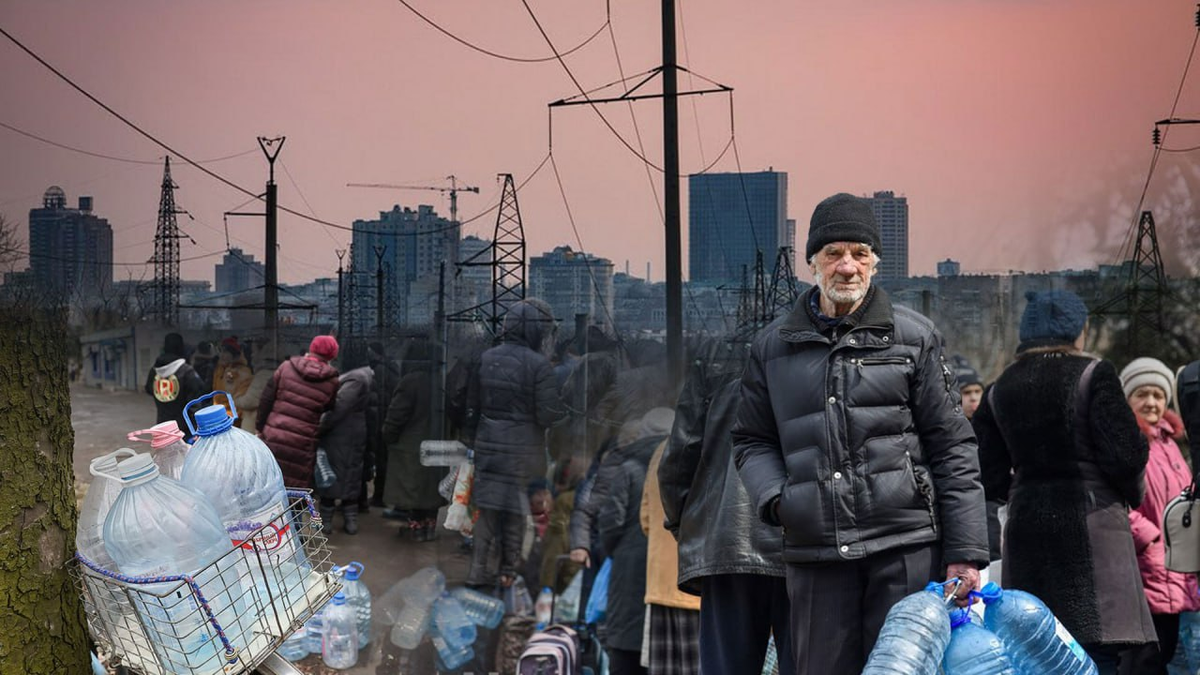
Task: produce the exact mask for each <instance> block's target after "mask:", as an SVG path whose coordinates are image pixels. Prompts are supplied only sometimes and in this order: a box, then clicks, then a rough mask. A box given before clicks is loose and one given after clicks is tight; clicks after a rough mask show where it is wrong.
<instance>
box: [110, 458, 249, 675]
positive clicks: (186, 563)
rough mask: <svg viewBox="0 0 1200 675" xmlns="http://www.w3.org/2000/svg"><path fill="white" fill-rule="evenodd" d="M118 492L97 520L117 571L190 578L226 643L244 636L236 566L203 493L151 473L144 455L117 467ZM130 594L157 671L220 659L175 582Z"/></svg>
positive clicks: (193, 605) (220, 651) (212, 636)
mask: <svg viewBox="0 0 1200 675" xmlns="http://www.w3.org/2000/svg"><path fill="white" fill-rule="evenodd" d="M117 471H118V473H119V476H120V478H119V480H120V482H121V487H122V489H121V493H120V494H119V495H118V496H117V500H116V501H115V502H114V503H113V505H112V508H111V509H110V510H109V512H108V516H107V517H106V518H105V520H104V535H103V537H104V547H105V549H106V550H107V551H108V553H109V555H110V556H112V559H113V561H114V562H116V564H117V567H118V569H120V571H121V573H122V574H126V575H129V576H138V577H160V576H174V575H180V574H188V575H191V576H192V577H194V579H195V582H196V583H197V585H198V586H199V587H200V591H201V592H202V593H204V595H205V598H206V599H207V600H208V605H209V608H210V609H211V610H212V611H213V614H214V615H215V616H216V619H217V621H218V622H219V623H220V625H221V627H222V628H223V629H224V632H225V634H226V636H227V637H228V639H229V641H230V643H231V645H232V646H234V647H235V648H236V646H237V643H240V645H241V646H243V647H244V646H245V645H246V638H247V636H248V635H249V631H248V630H246V627H245V626H242V624H241V617H242V615H243V614H244V612H245V604H244V601H243V600H242V587H241V582H240V580H239V577H238V569H237V568H238V564H237V561H236V558H235V556H233V555H225V554H226V553H229V552H230V544H229V536H228V535H227V534H226V532H225V527H224V525H222V523H221V519H220V517H219V516H218V515H217V512H216V511H215V510H214V509H213V507H212V505H211V504H210V503H209V501H208V499H206V498H205V497H204V495H203V494H201V493H200V492H197V491H196V490H193V489H191V488H189V487H187V486H186V485H183V484H182V483H180V482H178V481H175V480H172V479H170V478H167V477H166V476H163V475H161V474H160V473H159V470H158V466H157V465H156V464H155V463H154V460H153V459H151V458H150V455H144V454H135V455H134V456H133V457H131V458H129V459H126V460H124V461H122V462H120V463H119V464H118V465H117ZM138 587H139V589H141V590H143V591H146V592H147V593H154V594H168V593H169V594H170V595H168V596H167V597H165V598H161V599H159V598H154V597H152V596H150V595H148V594H147V593H136V594H135V605H136V607H137V611H138V613H139V614H140V615H141V616H142V618H143V620H144V622H145V624H146V627H147V635H148V636H149V637H150V638H151V639H150V642H151V643H152V644H153V645H154V648H155V650H156V651H157V652H158V655H159V658H160V659H161V661H162V665H163V667H164V669H165V670H167V671H168V672H172V673H181V674H182V673H189V674H190V673H192V672H193V671H194V670H197V669H201V668H208V669H212V668H214V667H217V666H218V664H220V663H223V662H224V660H225V659H224V653H225V650H224V646H223V645H222V643H221V642H220V640H219V639H217V637H216V633H215V631H214V630H213V628H212V626H211V625H210V624H209V623H208V620H207V616H206V615H205V614H204V613H203V612H201V611H199V608H198V606H197V602H196V598H195V597H194V596H193V595H192V593H191V590H190V589H189V587H188V586H186V585H182V582H175V581H171V582H161V583H154V584H144V585H142V584H139V585H138Z"/></svg>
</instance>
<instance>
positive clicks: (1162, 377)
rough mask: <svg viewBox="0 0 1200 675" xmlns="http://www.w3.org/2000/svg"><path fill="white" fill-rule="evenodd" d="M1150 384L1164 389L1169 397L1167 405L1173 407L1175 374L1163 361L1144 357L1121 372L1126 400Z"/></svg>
mask: <svg viewBox="0 0 1200 675" xmlns="http://www.w3.org/2000/svg"><path fill="white" fill-rule="evenodd" d="M1148 384H1152V385H1154V386H1156V387H1158V388H1159V389H1162V390H1163V392H1164V393H1166V395H1167V405H1171V398H1172V397H1173V396H1174V395H1175V374H1174V373H1172V372H1171V369H1170V368H1167V366H1166V364H1164V363H1163V362H1162V361H1159V360H1158V359H1152V358H1150V357H1148V356H1143V357H1142V358H1140V359H1134V360H1132V361H1130V362H1129V365H1127V366H1125V369H1124V370H1122V371H1121V389H1122V390H1124V392H1125V398H1129V397H1130V396H1132V395H1133V392H1135V391H1137V388H1138V387H1144V386H1146V385H1148Z"/></svg>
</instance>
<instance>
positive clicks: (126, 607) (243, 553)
mask: <svg viewBox="0 0 1200 675" xmlns="http://www.w3.org/2000/svg"><path fill="white" fill-rule="evenodd" d="M216 393H223V392H214V394H216ZM210 396H211V395H210ZM205 398H209V397H208V396H206V397H204V398H201V399H197V400H196V401H192V402H191V403H189V404H188V406H187V408H185V410H186V409H190V408H192V407H193V406H196V405H197V404H199V403H201V402H202V401H203V400H204V399H205ZM231 405H232V404H231ZM234 414H235V415H236V411H234ZM195 419H196V422H195V424H194V425H192V423H191V420H190V419H189V420H188V423H189V426H190V427H191V429H192V431H193V433H194V434H195V435H196V442H195V443H194V444H193V445H192V446H191V447H190V448H189V447H188V446H187V445H186V444H184V443H183V442H182V438H181V436H182V434H181V433H180V432H179V430H178V427H177V426H175V425H174V423H167V424H164V425H158V426H156V427H154V428H152V429H149V430H146V431H143V432H134V433H133V434H131V438H132V437H135V436H136V437H138V438H137V439H136V440H148V441H149V442H150V444H151V448H152V449H153V451H154V455H153V457H152V456H151V455H148V454H138V453H135V452H134V451H132V450H129V449H121V450H118V451H116V452H113V453H110V454H109V455H106V456H104V457H101V458H98V459H96V460H95V461H94V462H93V463H92V467H91V468H92V472H93V473H94V474H95V475H96V479H95V480H94V482H93V484H92V487H91V488H90V489H89V493H88V498H87V499H86V500H85V502H84V504H83V507H82V512H81V514H80V525H79V529H78V534H77V541H76V543H77V546H78V549H79V560H80V562H81V564H82V566H83V568H82V569H81V570H80V571H79V574H80V575H81V576H82V578H83V588H84V599H85V607H86V608H87V612H88V620H89V628H91V630H92V633H93V635H94V636H95V637H96V638H97V640H98V642H100V643H101V644H102V646H104V647H105V650H106V652H108V653H110V654H112V655H114V656H116V657H117V658H120V659H122V660H123V661H124V662H125V663H126V665H129V666H132V667H134V668H136V669H138V670H140V671H142V672H147V673H173V674H179V675H184V674H187V675H195V674H198V673H220V672H223V671H224V670H225V666H226V665H235V666H237V667H238V668H243V667H244V668H251V667H253V666H255V665H257V663H259V662H261V660H262V659H264V658H266V656H267V655H269V654H270V653H271V651H273V649H274V648H275V646H276V645H277V644H278V641H279V640H281V639H282V638H283V637H284V636H285V635H287V634H288V632H289V631H290V630H291V629H292V628H293V627H295V626H297V625H298V624H299V623H300V622H302V621H303V619H305V618H307V616H308V615H309V614H311V610H312V608H313V607H315V606H319V605H320V604H321V603H323V602H324V601H325V600H326V599H328V598H329V597H330V595H332V593H333V590H334V588H333V584H332V582H331V581H330V580H329V579H328V578H327V577H326V575H323V574H320V573H314V571H313V570H314V567H317V568H318V569H321V568H324V567H325V566H327V564H328V562H327V555H328V552H327V550H324V549H323V546H322V545H323V541H312V540H308V537H306V536H303V535H301V534H300V533H299V532H298V529H299V528H300V527H303V526H304V522H303V518H302V517H301V514H300V513H299V512H298V511H294V510H292V509H289V502H288V495H287V492H286V490H285V488H284V485H283V476H282V474H281V473H280V471H279V466H278V464H277V463H276V462H275V460H274V457H273V456H272V455H271V452H270V450H269V449H268V448H267V447H266V446H265V445H264V444H263V443H262V441H260V440H258V439H257V438H256V437H255V436H253V435H252V434H250V433H247V432H245V431H242V430H241V429H238V428H236V427H234V426H233V419H234V417H232V416H231V415H230V414H229V412H227V411H226V409H225V407H224V406H208V407H206V408H203V409H201V410H199V411H197V412H196V414H195ZM172 427H173V428H172ZM144 435H148V436H149V438H141V437H142V436H144ZM180 464H182V466H180ZM169 474H177V475H178V476H179V480H175V479H174V478H172V477H171V475H169ZM300 503H303V502H300ZM310 527H311V526H310ZM306 540H308V541H309V542H310V547H309V548H308V550H306V546H305V541H306ZM310 554H311V556H310Z"/></svg>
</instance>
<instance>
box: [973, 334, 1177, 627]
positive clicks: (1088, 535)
mask: <svg viewBox="0 0 1200 675" xmlns="http://www.w3.org/2000/svg"><path fill="white" fill-rule="evenodd" d="M1091 361H1092V359H1089V358H1087V357H1085V356H1082V355H1077V354H1065V353H1062V352H1050V353H1039V354H1030V355H1027V356H1024V357H1022V358H1019V359H1018V360H1017V361H1016V362H1015V363H1013V364H1012V365H1010V366H1009V367H1008V368H1007V369H1005V371H1004V372H1003V373H1002V374H1001V375H1000V377H999V379H997V380H996V382H995V384H993V385H992V387H990V388H989V389H988V391H987V392H986V393H985V394H984V398H983V402H982V403H981V404H980V406H979V409H978V410H977V411H976V412H975V416H974V417H973V418H972V423H973V424H974V426H975V432H976V433H977V434H978V436H979V457H980V463H981V465H982V467H983V469H982V470H983V482H984V488H985V489H986V491H987V494H988V498H989V499H1005V498H1006V499H1007V500H1008V520H1007V522H1006V524H1005V526H1004V567H1003V579H1002V582H1001V585H1002V586H1005V587H1008V588H1019V589H1021V590H1023V591H1027V592H1029V593H1033V594H1034V595H1036V596H1037V597H1039V598H1041V600H1042V601H1043V602H1045V603H1046V605H1047V606H1048V607H1049V608H1050V610H1051V611H1053V612H1054V614H1055V616H1057V617H1058V618H1059V620H1060V621H1062V623H1063V625H1064V626H1065V627H1066V628H1067V630H1068V631H1070V633H1071V635H1073V636H1074V637H1075V639H1076V640H1078V641H1079V643H1080V644H1084V645H1089V646H1093V645H1136V644H1143V643H1146V642H1154V641H1155V639H1156V637H1155V632H1154V625H1153V624H1152V623H1151V620H1150V612H1149V609H1148V607H1147V605H1146V599H1145V597H1144V595H1143V592H1142V579H1141V575H1140V574H1139V573H1138V566H1137V554H1136V552H1135V551H1134V544H1133V536H1132V535H1131V534H1130V529H1129V517H1128V516H1127V513H1128V506H1137V505H1138V504H1139V503H1141V500H1142V471H1143V469H1145V466H1146V455H1147V447H1146V438H1145V436H1143V435H1142V434H1141V432H1140V431H1139V430H1138V427H1137V421H1136V420H1135V418H1134V415H1133V411H1132V410H1130V408H1129V403H1128V402H1126V400H1125V395H1124V393H1123V392H1122V391H1121V382H1120V380H1119V379H1118V377H1117V371H1116V369H1115V368H1114V367H1113V365H1112V364H1111V363H1109V362H1107V361H1099V362H1097V364H1096V365H1095V366H1094V368H1093V371H1092V374H1091V377H1090V381H1089V382H1088V383H1087V385H1086V386H1085V387H1081V386H1080V379H1081V376H1082V374H1083V372H1084V370H1085V369H1086V368H1087V366H1088V364H1089V363H1091Z"/></svg>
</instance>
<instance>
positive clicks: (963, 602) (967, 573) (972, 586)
mask: <svg viewBox="0 0 1200 675" xmlns="http://www.w3.org/2000/svg"><path fill="white" fill-rule="evenodd" d="M955 577H957V578H959V579H962V585H960V586H959V587H958V592H957V593H955V598H957V599H956V600H955V602H956V603H957V604H958V606H959V607H967V606H969V605H970V604H971V597H970V595H969V594H970V592H971V591H977V590H979V569H978V568H976V567H975V565H973V564H971V563H950V564H949V565H946V578H947V579H954V578H955Z"/></svg>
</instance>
